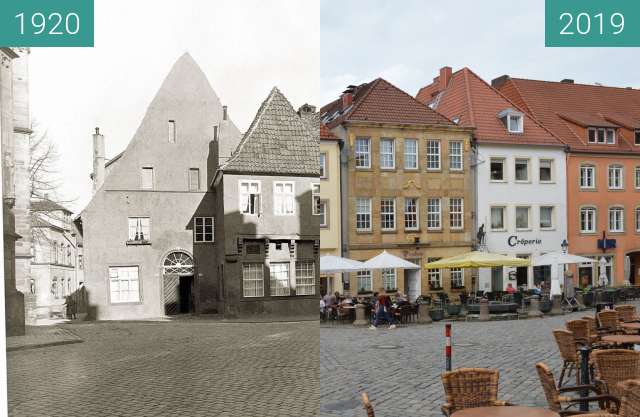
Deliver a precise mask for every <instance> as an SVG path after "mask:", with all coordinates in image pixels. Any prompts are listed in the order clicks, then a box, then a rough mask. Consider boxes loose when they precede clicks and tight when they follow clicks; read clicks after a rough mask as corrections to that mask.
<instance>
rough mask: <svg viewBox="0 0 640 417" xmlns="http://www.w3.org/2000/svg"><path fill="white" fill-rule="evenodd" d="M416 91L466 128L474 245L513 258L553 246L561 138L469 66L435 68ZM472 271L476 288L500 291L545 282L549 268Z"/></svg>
mask: <svg viewBox="0 0 640 417" xmlns="http://www.w3.org/2000/svg"><path fill="white" fill-rule="evenodd" d="M417 98H418V100H420V101H421V102H423V103H425V104H428V105H429V106H430V107H432V108H433V109H434V110H437V111H438V112H440V113H442V114H444V115H445V116H447V117H449V118H451V119H453V120H454V121H456V122H457V123H458V124H459V125H461V126H468V127H473V128H474V135H473V138H474V147H473V151H474V155H473V162H472V163H473V165H474V166H475V167H476V169H475V171H476V179H475V184H476V190H475V194H476V196H477V198H476V205H477V217H476V219H475V223H476V224H475V226H476V228H477V230H479V231H481V232H482V233H481V234H484V239H483V242H478V243H479V246H482V248H486V249H488V250H489V251H490V252H496V253H502V254H505V255H510V256H517V257H521V258H531V257H534V256H537V255H540V254H543V253H547V252H552V251H559V250H561V248H562V247H561V245H562V242H563V241H564V240H565V239H566V238H567V229H566V222H565V221H564V219H565V215H566V214H565V213H566V211H567V207H566V200H567V193H566V182H565V178H564V172H565V152H564V150H565V147H566V145H565V144H564V142H563V141H562V140H560V139H559V138H558V137H556V136H555V135H554V134H553V133H551V132H550V131H549V130H547V129H546V128H545V127H544V126H542V125H541V124H540V123H539V122H538V121H537V120H535V119H534V118H532V117H531V116H529V115H528V114H527V113H526V112H524V111H523V110H521V109H520V108H519V107H518V105H517V102H513V101H511V100H509V99H508V98H506V97H505V96H504V95H502V94H501V93H500V92H498V91H497V90H495V89H494V88H492V87H491V86H490V85H489V84H488V83H486V82H485V81H484V80H482V79H481V78H480V77H479V76H478V75H477V74H475V73H474V72H473V71H471V70H470V69H469V68H462V69H461V70H459V71H456V72H455V73H453V72H452V69H451V68H450V67H444V68H442V69H441V70H440V73H439V75H438V76H437V77H436V78H435V79H434V81H433V82H432V83H431V84H430V85H428V86H425V87H424V88H422V89H421V90H420V91H419V92H418V94H417ZM479 278H480V279H479V286H478V289H479V290H482V291H503V290H504V289H506V287H507V286H508V284H509V283H511V284H512V285H513V286H514V287H516V286H518V287H528V288H532V287H533V286H534V284H537V283H539V282H542V281H547V285H550V280H551V271H550V270H549V268H548V267H537V268H534V267H528V268H527V267H522V268H493V269H488V268H481V269H479ZM547 288H549V287H548V286H547Z"/></svg>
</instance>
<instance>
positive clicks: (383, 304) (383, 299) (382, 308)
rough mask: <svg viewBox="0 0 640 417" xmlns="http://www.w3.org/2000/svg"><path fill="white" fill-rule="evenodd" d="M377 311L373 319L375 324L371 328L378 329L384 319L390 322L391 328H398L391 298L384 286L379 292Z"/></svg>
mask: <svg viewBox="0 0 640 417" xmlns="http://www.w3.org/2000/svg"><path fill="white" fill-rule="evenodd" d="M375 311H376V316H375V318H374V319H373V324H372V325H371V326H370V327H369V328H370V329H372V330H375V329H377V328H378V324H379V323H380V320H382V319H384V320H385V321H386V322H387V323H389V329H395V328H396V325H395V321H394V320H393V315H392V314H391V298H389V296H388V295H387V293H386V292H385V289H384V288H381V289H380V291H379V293H378V297H377V299H376V308H375Z"/></svg>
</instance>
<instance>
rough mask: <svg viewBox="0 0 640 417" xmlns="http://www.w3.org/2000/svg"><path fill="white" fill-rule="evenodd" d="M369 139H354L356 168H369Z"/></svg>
mask: <svg viewBox="0 0 640 417" xmlns="http://www.w3.org/2000/svg"><path fill="white" fill-rule="evenodd" d="M370 143H371V141H370V139H369V138H356V168H371V146H370Z"/></svg>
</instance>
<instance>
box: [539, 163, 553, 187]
mask: <svg viewBox="0 0 640 417" xmlns="http://www.w3.org/2000/svg"><path fill="white" fill-rule="evenodd" d="M539 177H540V178H539V180H540V182H551V181H553V160H552V159H541V160H540V168H539Z"/></svg>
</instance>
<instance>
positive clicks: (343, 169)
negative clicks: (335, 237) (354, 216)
mask: <svg viewBox="0 0 640 417" xmlns="http://www.w3.org/2000/svg"><path fill="white" fill-rule="evenodd" d="M341 129H343V132H342V136H345V137H344V138H343V139H342V141H341V143H340V256H342V257H343V258H345V257H346V256H347V252H348V250H347V248H348V245H349V233H348V231H349V228H348V227H349V196H348V193H347V191H348V190H349V183H348V174H349V171H348V168H349V143H348V142H347V141H348V139H349V138H348V137H346V136H347V130H346V129H345V128H343V127H341ZM341 275H342V284H343V289H344V283H345V281H348V280H349V274H348V273H342V274H341ZM349 292H351V283H350V282H349Z"/></svg>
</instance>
